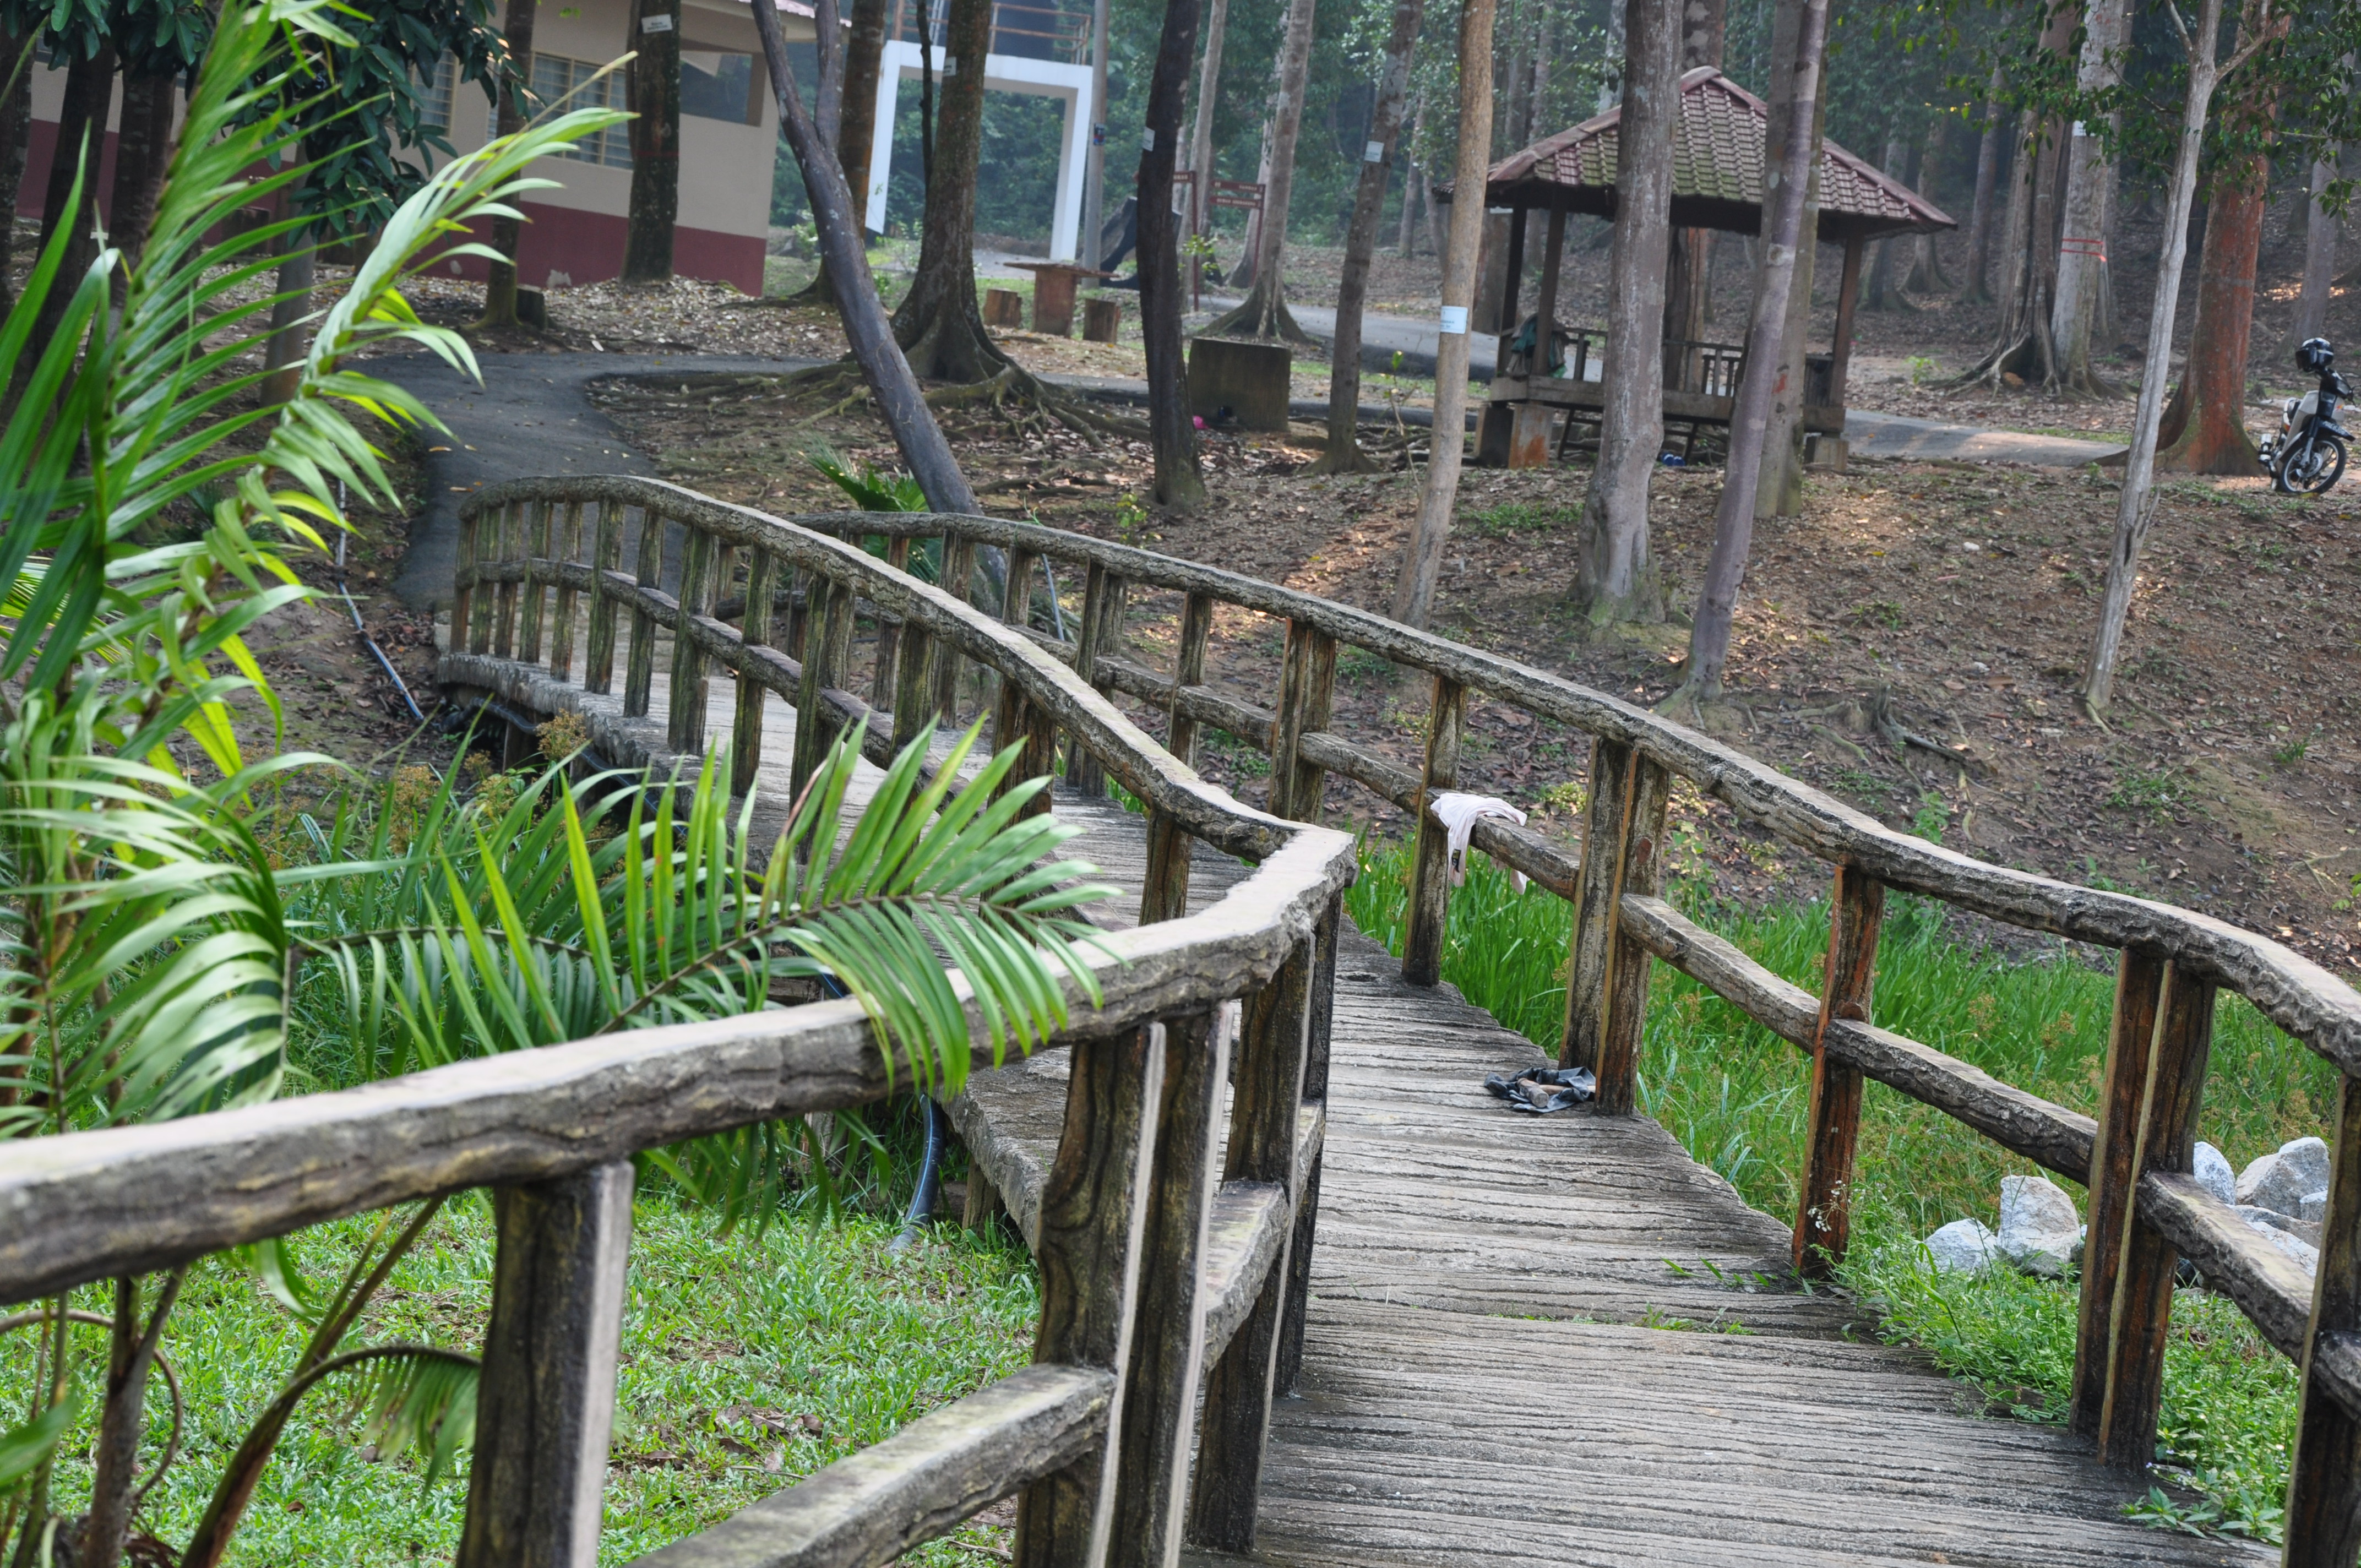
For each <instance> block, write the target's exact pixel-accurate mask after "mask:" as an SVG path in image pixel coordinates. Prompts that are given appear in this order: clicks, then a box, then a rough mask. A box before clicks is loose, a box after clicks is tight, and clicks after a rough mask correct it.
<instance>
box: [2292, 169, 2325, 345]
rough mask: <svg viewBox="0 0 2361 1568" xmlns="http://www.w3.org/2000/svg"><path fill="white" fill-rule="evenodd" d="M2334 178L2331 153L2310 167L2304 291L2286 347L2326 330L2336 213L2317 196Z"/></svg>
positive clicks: (2304, 234) (2306, 207) (2305, 221)
mask: <svg viewBox="0 0 2361 1568" xmlns="http://www.w3.org/2000/svg"><path fill="white" fill-rule="evenodd" d="M2335 178H2336V160H2335V159H2334V157H2333V156H2332V157H2330V158H2327V159H2322V160H2321V161H2319V162H2316V163H2314V164H2313V165H2312V199H2311V201H2310V202H2309V203H2307V204H2306V206H2305V208H2304V230H2303V292H2302V294H2301V296H2300V297H2299V298H2298V299H2297V300H2296V303H2295V322H2294V324H2292V325H2291V326H2290V327H2289V328H2288V343H2287V346H2288V347H2289V348H2290V349H2292V348H2294V347H2295V345H2297V344H2300V343H2301V342H2303V340H2304V339H2306V338H2308V337H2318V336H2320V335H2321V334H2323V333H2325V332H2326V331H2327V330H2328V296H2329V292H2330V290H2331V289H2332V287H2333V286H2334V283H2335V281H2336V238H2337V235H2336V231H2337V228H2338V224H2337V221H2336V215H2335V214H2334V213H2331V212H2330V211H2329V210H2328V209H2327V208H2326V207H2324V206H2323V205H2322V204H2321V201H2320V198H2321V196H2322V194H2323V192H2326V191H2327V189H2328V186H2329V182H2330V181H2333V180H2334V179H2335Z"/></svg>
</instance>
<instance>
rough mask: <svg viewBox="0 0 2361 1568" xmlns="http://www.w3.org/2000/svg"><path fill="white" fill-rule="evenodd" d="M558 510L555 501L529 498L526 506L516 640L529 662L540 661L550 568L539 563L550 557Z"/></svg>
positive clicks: (526, 661) (521, 654)
mask: <svg viewBox="0 0 2361 1568" xmlns="http://www.w3.org/2000/svg"><path fill="white" fill-rule="evenodd" d="M556 514H557V508H556V505H555V503H554V502H550V501H527V502H526V503H525V506H524V516H525V525H524V550H523V554H524V583H523V586H522V591H521V592H520V593H519V595H518V607H519V609H520V610H521V611H522V615H523V618H524V624H523V626H522V630H521V632H520V635H519V637H518V641H517V657H518V658H519V659H522V661H524V663H528V664H538V663H541V623H542V620H543V619H544V617H543V611H544V609H546V608H547V606H548V601H549V594H548V582H547V579H548V576H549V568H548V567H547V566H546V565H538V564H537V563H542V562H546V561H547V560H548V559H549V536H550V534H551V532H552V531H553V529H554V527H555V523H556V521H557V517H556Z"/></svg>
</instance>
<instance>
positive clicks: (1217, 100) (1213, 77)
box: [1140, 0, 1230, 450]
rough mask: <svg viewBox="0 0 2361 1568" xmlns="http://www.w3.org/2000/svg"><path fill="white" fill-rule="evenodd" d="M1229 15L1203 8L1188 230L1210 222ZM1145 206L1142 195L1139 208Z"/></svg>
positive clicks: (1216, 0)
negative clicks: (1215, 126) (1216, 119)
mask: <svg viewBox="0 0 2361 1568" xmlns="http://www.w3.org/2000/svg"><path fill="white" fill-rule="evenodd" d="M1229 16H1230V0H1210V3H1209V4H1208V5H1207V6H1206V10H1205V59H1204V62H1203V63H1202V65H1201V66H1200V67H1199V68H1198V71H1197V114H1196V118H1195V120H1194V122H1193V123H1192V124H1191V126H1190V127H1189V167H1190V168H1191V169H1193V170H1196V171H1197V203H1196V212H1195V214H1194V215H1193V218H1192V224H1193V226H1192V227H1191V229H1190V231H1189V232H1190V233H1191V234H1207V233H1210V232H1212V230H1213V163H1214V159H1213V113H1214V111H1215V110H1217V109H1218V108H1220V107H1221V89H1222V32H1223V29H1224V27H1225V26H1226V25H1227V23H1228V21H1229ZM1147 210H1148V209H1147V204H1146V203H1145V200H1144V199H1143V201H1142V203H1141V206H1140V211H1141V212H1143V213H1145V212H1146V211H1147ZM1192 450H1193V448H1192Z"/></svg>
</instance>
